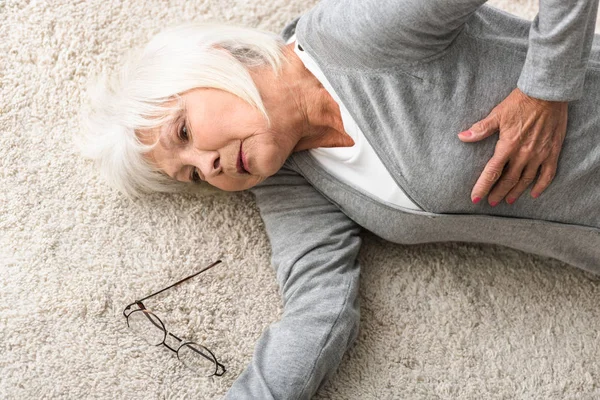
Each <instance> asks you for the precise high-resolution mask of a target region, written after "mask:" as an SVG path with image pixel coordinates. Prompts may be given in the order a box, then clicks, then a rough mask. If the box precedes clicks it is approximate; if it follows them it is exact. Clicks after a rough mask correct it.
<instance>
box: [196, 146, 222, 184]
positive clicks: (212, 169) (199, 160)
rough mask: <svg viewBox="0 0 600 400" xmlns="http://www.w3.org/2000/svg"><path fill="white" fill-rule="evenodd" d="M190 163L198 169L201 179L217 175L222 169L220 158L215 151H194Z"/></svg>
mask: <svg viewBox="0 0 600 400" xmlns="http://www.w3.org/2000/svg"><path fill="white" fill-rule="evenodd" d="M191 164H192V165H193V166H195V167H196V168H198V169H199V170H200V173H201V175H202V176H201V177H202V178H203V180H206V179H209V178H213V177H215V176H217V175H219V174H220V173H221V170H222V168H221V158H220V156H219V153H218V152H216V151H204V152H201V153H196V154H195V155H194V160H193V161H192V162H191Z"/></svg>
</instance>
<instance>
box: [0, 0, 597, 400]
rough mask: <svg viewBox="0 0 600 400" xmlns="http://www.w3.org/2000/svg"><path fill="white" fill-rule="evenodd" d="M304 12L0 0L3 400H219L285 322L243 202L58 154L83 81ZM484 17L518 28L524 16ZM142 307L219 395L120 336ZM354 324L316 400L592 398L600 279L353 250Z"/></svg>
mask: <svg viewBox="0 0 600 400" xmlns="http://www.w3.org/2000/svg"><path fill="white" fill-rule="evenodd" d="M315 3H316V1H315V0H310V1H308V2H306V1H304V0H271V1H266V2H265V1H262V2H261V1H250V0H239V1H233V0H221V1H216V0H212V1H207V0H205V1H189V0H171V1H168V2H167V1H160V0H152V1H142V0H137V1H129V2H127V1H118V0H115V1H106V0H93V1H85V2H84V1H67V0H53V1H35V0H33V1H18V0H8V1H6V0H0V21H1V23H0V130H1V136H0V177H1V180H0V398H2V399H39V398H52V399H54V398H70V399H84V398H102V399H113V398H114V399H179V398H202V399H213V398H220V397H221V396H222V395H223V394H224V393H225V392H226V391H227V389H228V388H229V387H230V386H231V384H232V382H233V381H234V380H235V379H236V377H237V376H238V375H239V374H240V373H241V372H242V371H243V369H244V367H245V366H246V365H247V364H248V362H249V361H250V359H251V355H252V351H253V348H254V343H255V342H256V340H257V339H258V337H259V336H260V334H261V332H262V331H263V329H265V328H266V327H267V326H268V325H269V324H270V323H272V322H274V321H276V320H277V319H278V318H279V316H280V314H281V301H280V297H279V294H278V288H277V285H276V282H275V275H274V272H273V271H272V269H271V266H270V262H269V257H270V250H269V243H268V240H267V237H266V235H265V232H264V227H263V225H262V223H261V220H260V217H259V214H258V212H257V209H256V206H255V204H254V202H253V198H252V196H251V195H249V194H238V195H232V196H229V197H227V198H223V199H219V198H216V197H210V198H197V197H193V196H192V195H186V196H182V195H175V196H164V195H155V196H150V197H148V198H146V199H144V200H143V201H137V202H130V201H128V200H126V199H125V198H124V197H123V196H121V195H119V194H117V193H115V192H114V191H113V190H111V189H110V188H109V187H107V186H106V185H105V184H104V183H103V182H102V181H100V180H99V179H98V177H97V176H96V173H95V171H94V169H93V168H92V165H91V164H90V163H89V162H88V161H85V160H82V159H80V158H79V157H78V156H77V154H76V153H75V151H74V150H73V148H72V145H71V140H70V137H71V133H72V132H73V131H75V130H77V129H79V128H78V125H77V118H76V112H77V110H78V106H79V104H80V101H81V99H82V93H83V88H84V86H85V83H86V81H87V78H88V76H89V75H90V74H92V73H97V72H99V71H101V70H103V69H107V70H110V69H113V68H115V66H116V65H117V63H118V61H119V59H120V57H121V55H122V54H123V53H124V52H125V51H126V50H127V49H129V48H131V47H135V46H138V45H141V44H143V43H145V42H146V41H147V40H148V38H149V37H150V36H151V35H152V34H154V33H156V32H157V31H159V30H160V29H161V28H163V27H165V26H168V25H172V24H176V23H181V22H185V21H190V20H197V21H204V20H216V21H230V22H235V23H240V24H245V25H249V26H257V27H261V28H266V29H270V30H272V31H275V32H279V31H280V30H281V28H282V27H283V26H284V23H285V22H286V21H288V20H290V19H292V18H293V17H295V16H296V15H299V14H300V13H302V12H303V11H305V10H307V9H308V8H309V7H310V6H311V5H313V4H315ZM492 4H494V5H496V6H499V7H501V8H503V9H505V10H507V11H510V12H513V13H515V14H518V15H520V16H521V17H524V18H529V19H532V18H533V17H534V16H535V14H536V12H537V2H534V1H516V0H513V1H494V2H493V3H492ZM217 258H222V259H223V260H224V264H223V265H220V266H218V267H216V268H215V269H213V270H211V271H210V272H207V273H206V274H204V275H202V276H200V277H197V278H195V279H194V280H192V281H190V282H188V283H186V284H184V285H182V286H181V287H179V288H178V289H176V290H172V291H170V292H167V293H164V294H162V295H160V296H158V297H157V298H155V299H153V300H149V301H148V302H147V305H148V307H150V308H152V309H153V310H154V311H155V312H156V313H157V314H159V315H161V316H163V317H164V320H166V323H167V326H168V328H169V329H170V330H171V331H173V332H174V333H176V334H179V335H180V336H182V337H185V338H190V339H195V340H197V341H200V342H202V343H204V344H205V345H206V346H208V347H209V348H210V349H212V350H213V351H214V352H215V353H216V354H217V356H218V358H219V359H220V360H221V361H222V362H223V363H224V364H225V365H226V366H227V368H228V371H227V373H226V374H225V375H224V376H223V377H222V378H209V379H206V378H202V377H197V376H195V375H194V374H193V373H191V372H188V370H187V369H185V367H183V366H182V365H180V363H179V362H178V360H177V358H176V357H175V356H174V355H173V354H172V353H171V352H169V351H167V350H166V349H164V348H154V347H150V346H148V345H146V344H145V343H143V342H140V341H139V340H136V338H135V337H134V336H133V335H132V334H131V333H130V332H129V331H128V330H127V328H126V325H125V320H124V318H123V316H122V315H121V311H122V310H123V307H124V306H125V305H126V304H128V303H129V302H131V301H132V300H133V299H135V298H139V297H141V296H144V295H146V294H148V293H150V292H151V291H153V290H156V289H159V288H161V287H162V286H165V285H167V284H169V283H171V282H173V281H175V280H177V279H178V278H181V277H184V276H186V275H188V274H190V273H191V272H192V271H196V270H198V269H199V268H200V267H202V266H204V265H207V264H208V263H210V262H211V261H213V260H215V259H217ZM360 260H361V262H362V266H363V269H362V281H361V298H362V304H361V319H362V321H361V322H362V329H361V334H360V337H359V339H358V341H357V344H356V345H355V346H354V347H353V348H352V349H351V351H349V352H348V353H347V354H346V356H345V358H344V359H343V362H342V364H341V366H340V368H339V370H338V371H337V372H336V374H335V375H334V376H333V378H332V379H331V380H330V381H329V383H328V384H327V385H326V386H325V387H323V388H322V389H321V391H320V392H319V393H318V394H317V396H316V397H317V398H319V399H392V398H393V399H396V398H405V399H481V398H483V399H514V398H519V399H525V398H527V399H529V398H531V399H533V398H535V399H573V398H577V399H588V398H590V399H591V398H598V397H599V396H600V364H599V360H600V338H599V335H598V330H599V328H600V316H599V313H600V311H599V307H598V305H599V304H600V293H599V282H598V278H594V277H593V276H590V275H587V274H585V273H583V272H581V271H579V270H577V269H575V268H574V267H570V266H568V265H566V264H563V263H561V262H559V261H556V260H552V259H546V258H541V257H537V256H532V255H528V254H525V253H522V252H519V251H516V250H511V249H508V248H503V247H499V246H485V245H475V244H467V243H445V244H444V243H439V244H430V245H419V246H400V245H392V244H390V243H387V242H385V241H383V240H381V239H378V238H376V237H374V236H372V235H369V234H365V235H364V246H363V249H362V251H361V253H360Z"/></svg>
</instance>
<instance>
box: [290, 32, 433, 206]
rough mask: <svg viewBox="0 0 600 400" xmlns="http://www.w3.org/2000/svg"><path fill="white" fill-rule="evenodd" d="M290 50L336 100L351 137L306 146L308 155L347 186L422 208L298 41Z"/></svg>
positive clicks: (387, 200)
mask: <svg viewBox="0 0 600 400" xmlns="http://www.w3.org/2000/svg"><path fill="white" fill-rule="evenodd" d="M294 40H296V35H295V34H294V35H292V37H291V38H290V39H289V40H288V42H287V43H291V42H293V41H294ZM294 51H295V52H296V54H298V57H300V60H302V62H303V63H304V66H305V67H306V68H307V69H308V70H309V71H310V72H312V74H313V75H314V76H315V77H316V78H317V79H318V80H319V82H321V84H322V85H323V87H324V88H325V89H326V90H327V92H329V94H330V95H331V97H333V99H334V100H335V101H336V102H337V104H338V105H339V107H340V112H341V115H342V122H343V125H344V130H345V131H346V133H347V134H348V135H350V137H351V138H352V139H353V140H354V146H352V147H319V148H316V149H311V150H309V152H310V154H311V156H313V157H314V158H315V160H316V161H317V162H318V163H319V164H320V165H321V166H322V167H323V168H324V169H325V170H326V171H327V172H329V173H330V174H331V175H333V176H335V177H336V178H338V179H339V180H340V181H342V182H344V183H346V184H349V185H351V186H354V187H357V188H358V189H362V190H363V191H364V192H367V193H369V194H371V195H372V196H374V197H377V198H379V199H381V200H383V201H386V202H388V203H392V204H395V205H398V206H401V207H405V208H410V209H413V210H421V211H422V209H421V208H420V207H419V206H417V205H416V204H415V203H413V202H412V201H411V200H410V199H409V198H408V197H407V196H406V195H405V194H404V192H403V191H402V190H401V189H400V187H399V186H398V184H397V183H396V181H394V179H393V178H392V176H391V175H390V173H389V172H388V170H387V169H386V168H385V166H384V165H383V163H382V162H381V160H380V159H379V157H377V154H375V150H373V147H371V145H370V144H369V142H367V139H366V138H365V135H364V134H363V133H362V131H361V130H360V128H359V127H358V125H357V124H356V122H355V121H354V119H353V118H352V116H351V115H350V113H349V112H348V110H347V109H346V107H345V106H344V103H342V101H341V100H340V98H339V97H338V95H337V94H336V93H335V91H334V90H333V88H332V87H331V85H330V84H329V81H328V80H327V78H325V75H323V72H322V71H321V69H320V68H319V66H318V65H317V63H316V62H315V61H314V60H313V59H312V57H310V56H309V55H308V54H307V53H306V52H305V51H303V50H300V49H299V48H298V42H296V44H295V46H294Z"/></svg>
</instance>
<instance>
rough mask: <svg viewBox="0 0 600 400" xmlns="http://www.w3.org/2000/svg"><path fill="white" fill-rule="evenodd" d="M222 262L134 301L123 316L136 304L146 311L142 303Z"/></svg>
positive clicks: (217, 262)
mask: <svg viewBox="0 0 600 400" xmlns="http://www.w3.org/2000/svg"><path fill="white" fill-rule="evenodd" d="M220 262H221V260H217V261H215V262H214V263H212V264H211V265H209V266H208V267H206V268H204V269H202V270H200V271H198V272H196V273H195V274H193V275H190V276H188V277H187V278H183V279H182V280H180V281H178V282H175V283H174V284H172V285H171V286H167V287H166V288H164V289H162V290H159V291H158V292H156V293H152V294H151V295H150V296H146V297H144V298H143V299H141V300H136V301H134V302H133V303H131V304H129V305H128V306H127V307H125V310H123V315H124V316H127V313H126V312H127V310H129V309H130V308H131V307H133V306H134V305H136V304H138V305H139V306H140V307H141V308H142V309H145V308H146V307H144V305H143V304H142V301H144V300H147V299H149V298H150V297H152V296H156V295H157V294H159V293H162V292H164V291H165V290H167V289H171V288H172V287H173V286H177V285H179V284H180V283H182V282H185V281H187V280H188V279H191V278H193V277H195V276H196V275H200V274H201V273H203V272H204V271H206V270H207V269H210V268H212V267H214V266H215V265H217V264H219V263H220Z"/></svg>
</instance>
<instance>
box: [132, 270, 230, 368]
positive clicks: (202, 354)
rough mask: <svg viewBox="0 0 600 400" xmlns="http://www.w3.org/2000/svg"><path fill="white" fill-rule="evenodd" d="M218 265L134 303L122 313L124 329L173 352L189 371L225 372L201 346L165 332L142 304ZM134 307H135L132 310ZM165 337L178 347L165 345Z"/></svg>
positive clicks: (153, 315) (207, 350)
mask: <svg viewBox="0 0 600 400" xmlns="http://www.w3.org/2000/svg"><path fill="white" fill-rule="evenodd" d="M220 262H221V260H217V261H215V262H214V263H212V264H211V265H209V266H208V267H206V268H204V269H203V270H201V271H199V272H196V273H195V274H193V275H190V276H188V277H187V278H184V279H182V280H180V281H178V282H176V283H174V284H172V285H171V286H168V287H166V288H164V289H162V290H159V291H158V292H156V293H153V294H151V295H150V296H146V297H144V298H143V299H141V300H136V301H134V302H133V303H131V304H129V305H128V306H127V307H125V309H124V310H123V316H124V317H125V318H126V320H127V326H128V327H129V328H130V329H131V330H132V331H134V332H135V333H136V334H138V336H140V337H142V338H143V339H145V340H146V341H147V342H148V343H149V344H151V345H153V346H160V345H161V344H162V345H163V346H165V347H166V348H167V349H169V350H171V351H173V352H175V353H176V354H177V358H178V359H179V360H180V361H182V362H183V363H184V364H185V365H186V366H187V367H188V368H190V369H192V370H193V371H195V372H199V373H201V374H203V375H205V376H213V375H216V376H221V375H223V374H224V373H225V366H224V365H223V364H220V363H219V362H218V361H217V358H216V357H215V355H214V354H213V353H212V352H211V351H210V350H209V349H207V348H206V347H204V346H202V345H201V344H198V343H195V342H190V341H186V340H183V339H180V338H178V337H177V336H175V335H173V334H172V333H171V332H167V330H166V329H165V324H164V323H163V322H162V321H161V320H160V318H158V317H157V316H156V315H155V314H154V313H153V312H151V311H150V310H148V309H147V308H146V307H145V306H144V304H143V303H142V301H144V300H147V299H149V298H150V297H153V296H156V295H157V294H159V293H162V292H164V291H165V290H167V289H170V288H172V287H174V286H177V285H179V284H180V283H182V282H185V281H187V280H188V279H191V278H193V277H195V276H196V275H200V274H201V273H203V272H204V271H206V270H208V269H210V268H212V267H214V266H215V265H217V264H219V263H220ZM135 306H137V307H138V308H136V309H134V310H131V309H132V308H134V307H135ZM167 336H168V337H170V338H171V339H175V340H176V341H177V343H178V345H177V346H174V347H171V346H169V345H168V344H167V342H166V340H167Z"/></svg>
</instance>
